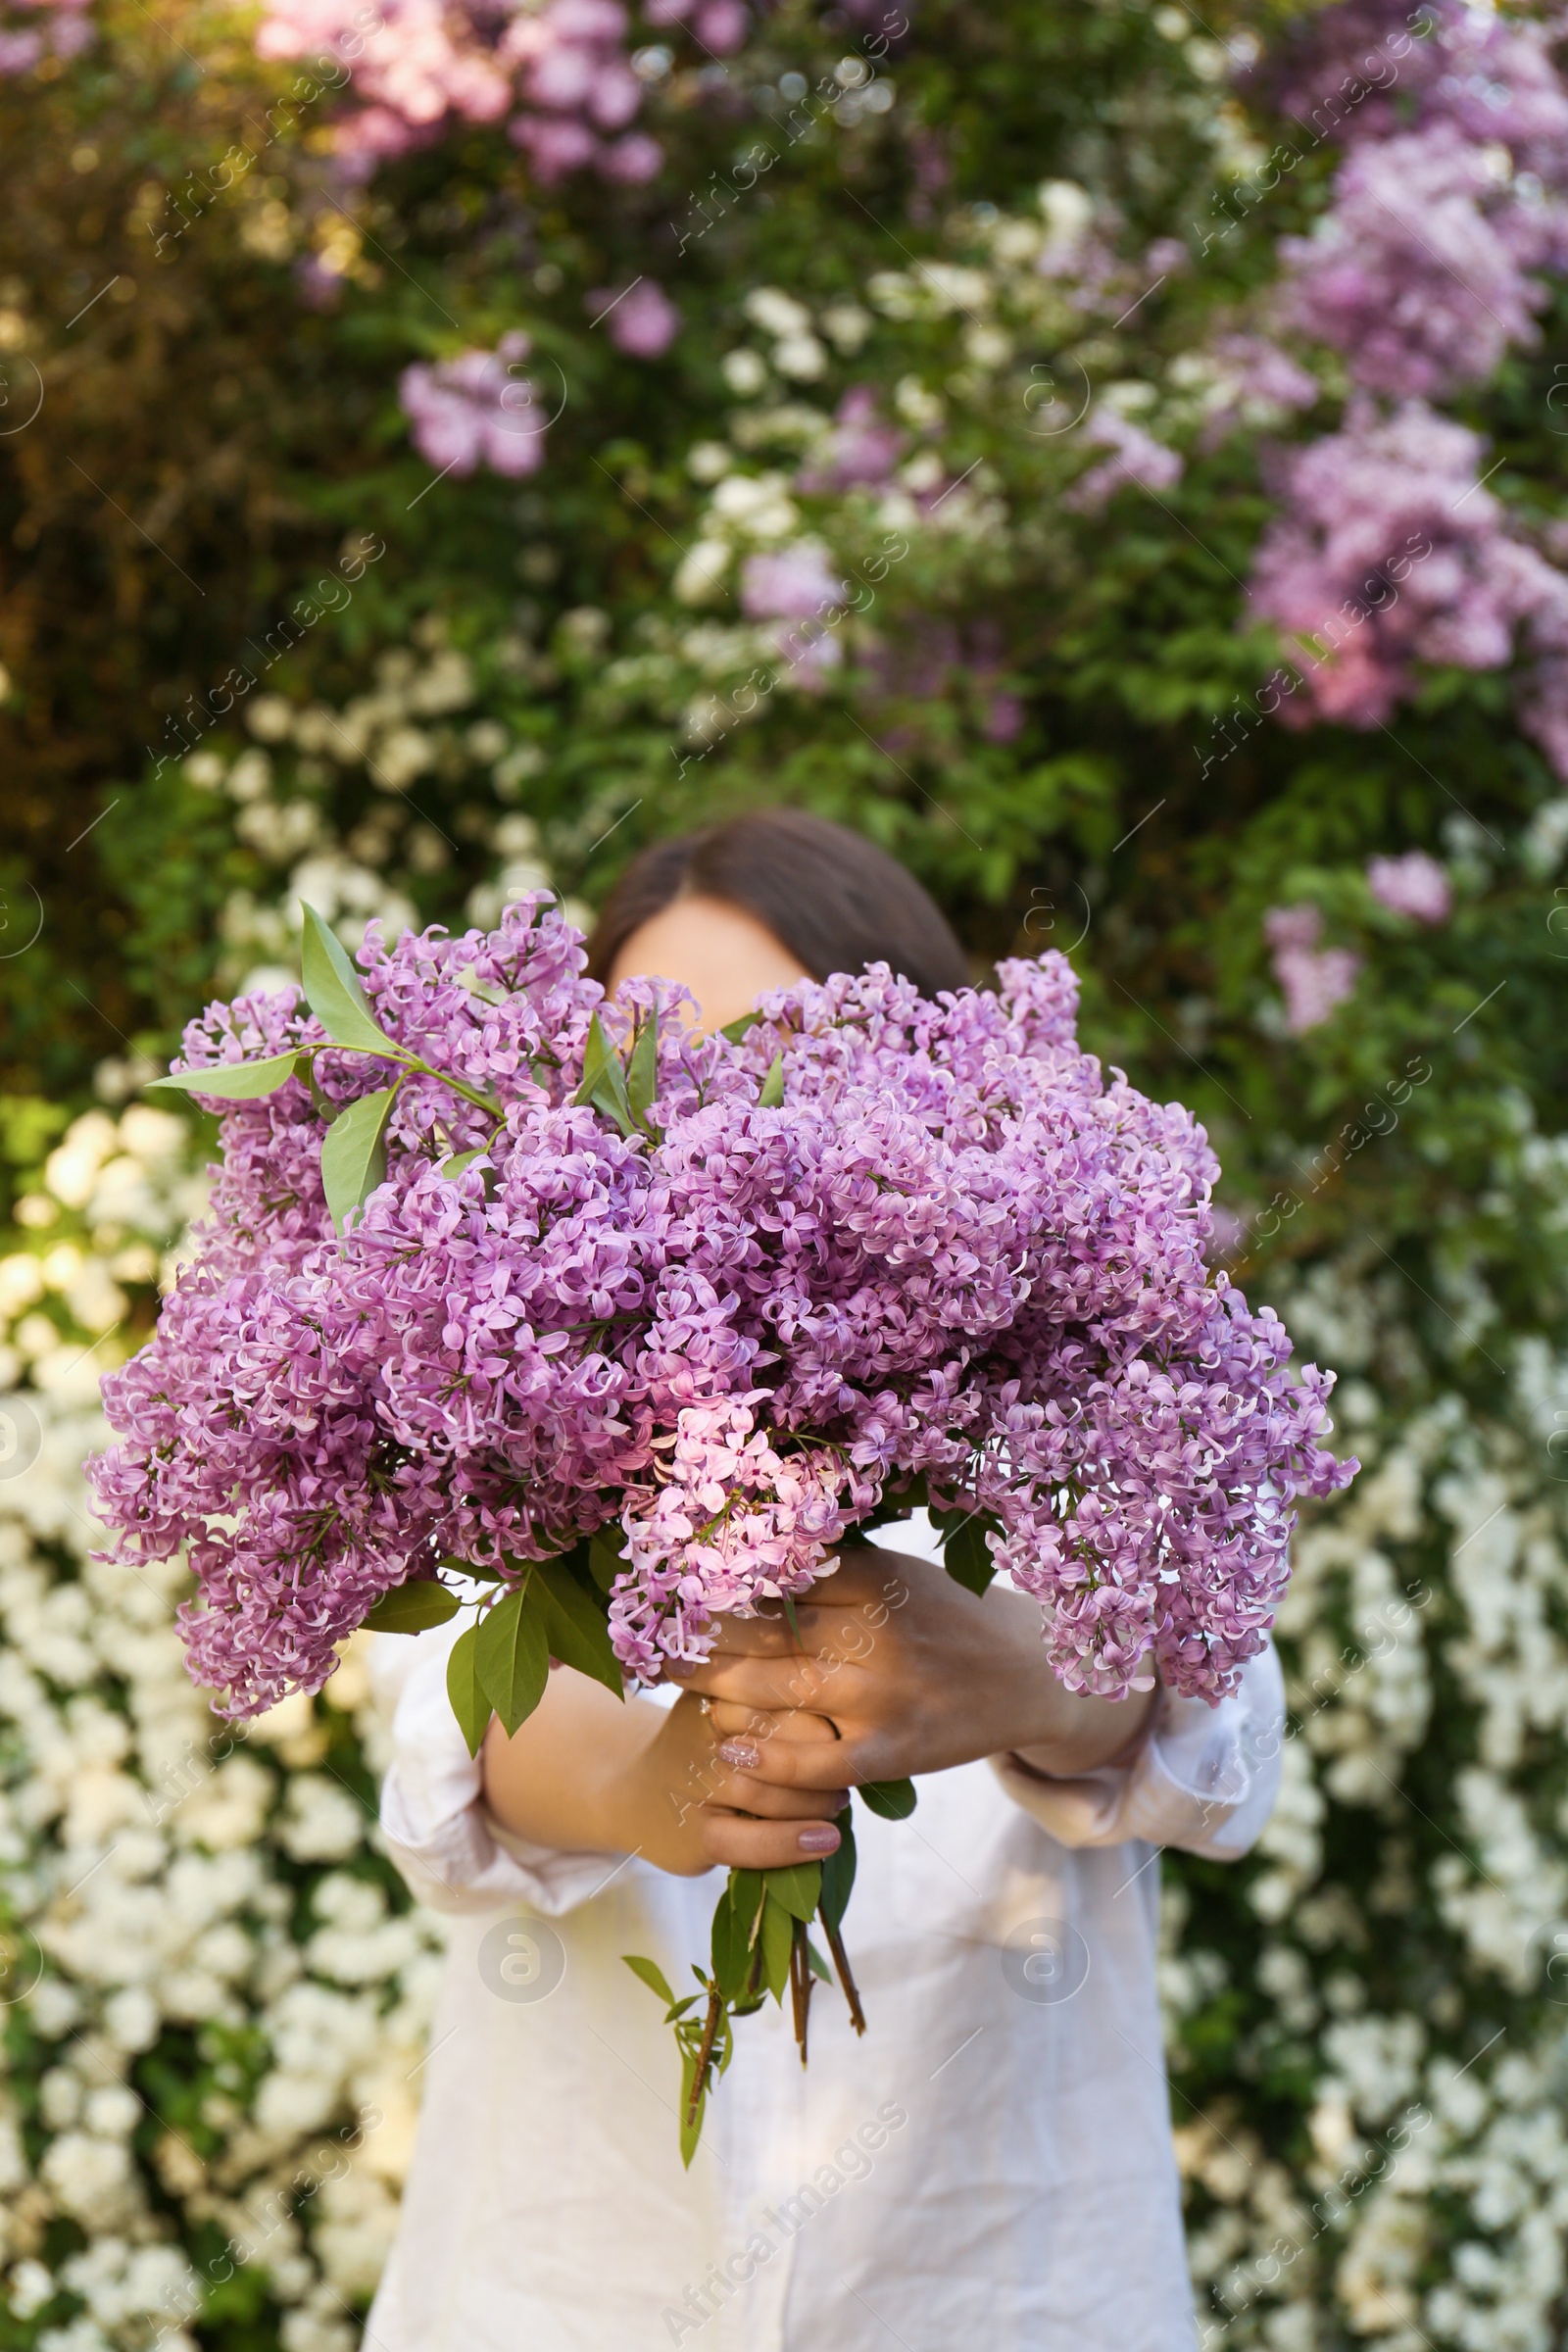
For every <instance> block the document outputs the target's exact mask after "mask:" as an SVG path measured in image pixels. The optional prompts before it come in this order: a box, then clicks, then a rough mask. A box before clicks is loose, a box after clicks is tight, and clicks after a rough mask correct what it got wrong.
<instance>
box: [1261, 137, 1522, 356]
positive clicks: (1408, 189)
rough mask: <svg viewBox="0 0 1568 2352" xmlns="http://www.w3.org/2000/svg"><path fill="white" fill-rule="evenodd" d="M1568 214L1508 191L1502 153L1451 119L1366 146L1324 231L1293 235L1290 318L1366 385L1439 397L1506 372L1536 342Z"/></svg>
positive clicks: (1286, 250)
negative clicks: (1511, 350) (1511, 356)
mask: <svg viewBox="0 0 1568 2352" xmlns="http://www.w3.org/2000/svg"><path fill="white" fill-rule="evenodd" d="M1562 232H1563V216H1562V213H1561V208H1560V207H1555V206H1548V205H1524V204H1521V203H1519V202H1518V201H1517V199H1515V198H1514V197H1512V196H1511V195H1509V194H1508V192H1507V190H1506V188H1504V187H1502V186H1499V182H1498V177H1497V172H1496V169H1495V157H1493V156H1492V155H1490V154H1489V152H1488V151H1487V150H1486V149H1484V148H1481V147H1478V146H1477V145H1476V144H1475V143H1474V142H1473V141H1471V140H1469V139H1467V138H1465V137H1464V136H1463V134H1462V133H1461V132H1459V131H1458V130H1456V129H1454V127H1453V126H1452V125H1451V124H1449V123H1438V124H1436V125H1434V126H1433V127H1431V128H1430V129H1425V130H1419V131H1413V132H1410V133H1409V134H1407V135H1405V136H1403V137H1398V138H1391V139H1384V140H1379V141H1377V142H1376V143H1374V144H1372V145H1369V146H1366V147H1362V148H1358V149H1356V150H1355V151H1354V152H1353V153H1352V154H1351V155H1350V156H1349V158H1348V161H1347V162H1346V163H1345V164H1344V165H1343V166H1342V167H1341V170H1340V173H1339V177H1338V180H1337V182H1336V185H1335V201H1334V205H1333V208H1332V210H1331V211H1330V212H1329V213H1328V214H1327V215H1325V217H1324V221H1323V224H1322V229H1321V233H1319V234H1318V235H1316V236H1312V237H1286V238H1284V239H1282V240H1281V244H1280V256H1281V259H1282V260H1283V261H1284V262H1285V264H1286V266H1287V269H1288V270H1290V271H1291V273H1292V282H1291V283H1290V286H1289V290H1288V292H1287V295H1286V299H1285V302H1284V304H1283V311H1284V315H1285V317H1286V318H1287V319H1289V320H1290V322H1291V323H1293V324H1294V325H1296V326H1299V327H1300V328H1301V329H1302V330H1303V331H1304V332H1305V333H1306V334H1309V335H1313V336H1316V337H1317V338H1318V339H1319V340H1320V341H1322V342H1324V343H1328V344H1331V345H1333V347H1334V348H1335V349H1336V350H1337V351H1341V352H1343V353H1344V354H1345V356H1346V359H1347V361H1348V365H1349V368H1350V370H1351V373H1352V374H1353V376H1354V377H1355V380H1356V381H1357V382H1358V383H1360V384H1364V385H1365V386H1366V387H1367V388H1368V389H1369V390H1370V391H1374V392H1385V393H1388V394H1391V395H1392V396H1393V397H1394V398H1396V399H1405V398H1409V397H1411V396H1420V397H1422V398H1429V397H1431V396H1432V395H1433V394H1436V393H1442V392H1446V391H1448V390H1451V389H1452V388H1453V387H1454V386H1456V385H1458V384H1462V383H1475V382H1479V381H1481V380H1483V379H1484V378H1485V377H1487V376H1490V375H1492V374H1494V373H1495V370H1496V368H1497V365H1498V363H1499V362H1500V360H1501V359H1502V356H1503V354H1504V352H1505V351H1506V350H1507V348H1508V346H1509V345H1510V344H1511V343H1533V342H1534V341H1535V340H1536V336H1537V331H1538V330H1537V327H1536V322H1535V313H1536V312H1537V311H1538V310H1539V309H1541V308H1542V306H1543V305H1544V302H1545V300H1546V290H1545V288H1544V285H1543V284H1542V283H1541V281H1540V279H1539V277H1535V276H1532V275H1530V274H1529V273H1530V272H1531V271H1539V270H1543V269H1545V268H1549V267H1550V266H1551V263H1552V261H1553V258H1554V256H1555V255H1556V254H1557V253H1558V251H1559V250H1560V248H1561V247H1562V244H1563V233H1562Z"/></svg>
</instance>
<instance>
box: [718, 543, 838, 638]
mask: <svg viewBox="0 0 1568 2352" xmlns="http://www.w3.org/2000/svg"><path fill="white" fill-rule="evenodd" d="M844 594H845V589H844V582H843V580H842V579H841V578H840V577H839V576H838V574H837V573H836V572H835V571H834V569H833V567H832V565H831V564H829V562H828V559H827V551H826V550H825V549H824V548H822V547H819V546H818V545H817V544H816V542H815V541H814V540H809V539H803V540H801V541H799V542H798V543H797V544H796V545H795V546H794V547H781V548H777V549H773V550H769V551H768V552H767V553H766V554H758V555H751V556H748V557H747V558H746V561H745V563H744V564H742V565H741V610H742V612H743V613H746V614H747V615H748V616H749V617H750V618H751V619H753V620H775V619H777V620H812V619H816V618H818V617H820V616H821V615H822V614H823V613H825V612H831V611H832V610H833V609H834V608H835V607H837V606H839V605H842V603H843V602H844Z"/></svg>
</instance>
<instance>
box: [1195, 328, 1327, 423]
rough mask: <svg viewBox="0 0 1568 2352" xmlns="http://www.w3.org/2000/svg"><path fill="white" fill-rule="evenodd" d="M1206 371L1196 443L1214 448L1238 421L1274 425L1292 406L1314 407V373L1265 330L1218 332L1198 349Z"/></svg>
mask: <svg viewBox="0 0 1568 2352" xmlns="http://www.w3.org/2000/svg"><path fill="white" fill-rule="evenodd" d="M1203 358H1204V361H1205V362H1206V364H1207V368H1208V371H1209V383H1208V387H1207V392H1206V397H1205V400H1204V404H1203V405H1204V414H1203V426H1202V431H1201V434H1200V436H1199V443H1200V447H1201V448H1202V449H1205V450H1208V449H1216V448H1218V446H1219V444H1220V443H1221V442H1222V441H1224V440H1225V439H1227V438H1228V436H1229V435H1230V434H1231V433H1233V432H1235V431H1236V430H1237V428H1238V427H1239V426H1250V427H1251V428H1253V429H1254V430H1255V429H1256V428H1257V427H1259V426H1267V425H1277V424H1279V423H1280V422H1282V421H1283V420H1284V418H1286V417H1289V416H1290V414H1291V412H1292V410H1293V409H1310V408H1315V407H1316V405H1317V403H1318V401H1319V400H1321V399H1322V397H1323V388H1322V386H1321V384H1319V382H1318V380H1317V378H1316V376H1315V375H1311V374H1309V373H1308V371H1307V369H1306V368H1302V367H1301V366H1299V363H1298V362H1297V361H1295V360H1293V359H1292V358H1291V356H1290V354H1289V353H1288V352H1285V351H1282V350H1281V349H1280V347H1279V345H1278V344H1277V343H1273V342H1271V341H1270V340H1269V339H1268V337H1267V336H1266V335H1255V334H1223V335H1220V336H1218V337H1216V339H1215V340H1214V342H1213V343H1211V344H1210V345H1209V346H1208V348H1207V350H1206V351H1205V353H1204V354H1203Z"/></svg>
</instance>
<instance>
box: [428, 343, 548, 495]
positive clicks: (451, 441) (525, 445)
mask: <svg viewBox="0 0 1568 2352" xmlns="http://www.w3.org/2000/svg"><path fill="white" fill-rule="evenodd" d="M530 348H531V347H530V344H529V341H528V337H527V336H526V335H525V334H523V333H522V332H521V330H520V329H514V330H513V332H512V333H511V334H507V335H503V336H502V338H501V341H500V342H499V344H498V345H497V346H496V348H495V350H494V351H466V352H463V353H462V354H461V355H460V356H459V357H458V358H457V359H455V360H442V361H440V362H439V363H437V364H436V365H435V366H433V367H432V366H426V365H424V364H423V363H422V362H421V363H419V364H417V365H416V366H415V367H413V368H405V369H404V371H403V375H402V377H401V379H400V381H399V384H398V397H399V398H400V400H401V401H402V403H403V412H404V415H405V416H406V417H408V419H409V422H410V425H411V427H412V430H413V438H414V446H415V447H416V449H417V451H418V452H419V455H420V456H421V457H423V458H427V459H428V460H429V462H430V464H431V465H432V466H438V467H439V468H440V470H441V471H442V472H443V473H472V472H473V470H474V468H475V467H476V466H481V465H483V466H489V467H490V469H491V471H492V472H493V473H504V474H510V475H513V476H518V475H521V474H525V473H533V472H535V471H536V470H537V469H538V467H539V466H540V465H541V464H542V463H543V460H544V454H545V415H544V410H543V407H542V405H541V402H540V396H539V391H538V387H537V386H536V385H535V384H533V383H532V382H531V381H530V380H529V378H528V377H527V376H525V375H519V374H518V373H517V372H516V369H517V367H518V364H519V363H520V362H521V361H522V360H524V359H526V357H527V355H528V352H529V349H530Z"/></svg>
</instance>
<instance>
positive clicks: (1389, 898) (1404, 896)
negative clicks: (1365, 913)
mask: <svg viewBox="0 0 1568 2352" xmlns="http://www.w3.org/2000/svg"><path fill="white" fill-rule="evenodd" d="M1366 878H1367V884H1368V887H1369V888H1370V890H1371V893H1372V896H1373V897H1374V898H1375V899H1376V900H1377V901H1378V903H1379V905H1380V906H1383V907H1390V908H1392V909H1393V911H1394V912H1395V913H1396V914H1408V915H1410V916H1411V917H1412V918H1413V919H1414V920H1415V921H1416V922H1418V923H1446V921H1447V919H1448V916H1449V914H1450V912H1451V911H1452V908H1453V884H1452V883H1451V881H1450V880H1449V879H1448V872H1447V868H1446V866H1442V865H1440V864H1439V863H1438V861H1437V859H1436V858H1429V857H1428V856H1427V854H1426V852H1425V851H1424V850H1406V852H1405V854H1404V856H1403V857H1402V858H1369V859H1368V860H1367V869H1366Z"/></svg>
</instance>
